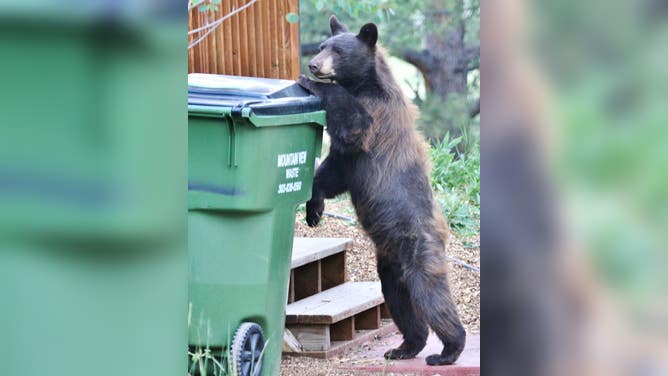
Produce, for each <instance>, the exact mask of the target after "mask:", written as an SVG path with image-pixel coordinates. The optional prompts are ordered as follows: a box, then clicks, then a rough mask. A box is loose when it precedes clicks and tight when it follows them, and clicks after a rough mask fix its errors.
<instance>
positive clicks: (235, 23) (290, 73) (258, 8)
mask: <svg viewBox="0 0 668 376" xmlns="http://www.w3.org/2000/svg"><path fill="white" fill-rule="evenodd" d="M252 1H253V0H222V1H221V2H220V4H218V9H217V10H208V11H200V10H199V9H198V8H197V7H195V8H194V9H192V10H190V11H189V12H188V30H196V29H198V28H201V27H203V26H206V25H207V24H210V23H212V22H215V21H216V20H220V19H221V18H222V17H224V16H225V15H229V14H230V13H232V12H233V9H239V8H241V7H243V6H244V5H246V4H248V3H251V2H252ZM298 12H299V0H256V1H255V2H254V3H253V4H252V5H250V6H248V7H247V8H245V9H243V10H241V11H239V12H238V13H236V14H234V15H232V16H231V17H229V18H227V19H225V20H224V21H222V22H221V23H220V25H219V26H218V27H217V28H216V29H215V30H213V31H212V32H211V33H210V34H209V35H208V36H206V37H205V38H203V39H202V40H201V41H200V42H199V43H198V44H196V45H195V46H193V47H192V48H189V49H188V73H193V72H197V73H216V74H229V75H237V76H252V77H269V78H283V79H293V80H294V79H297V78H298V77H299V26H298V23H292V24H290V23H288V22H287V20H286V18H285V16H286V15H287V14H288V13H297V14H298ZM208 30H209V29H204V30H202V31H200V32H197V33H194V34H192V35H189V36H188V44H189V45H190V44H193V42H195V41H197V40H198V39H200V38H202V36H203V35H204V33H206V32H207V31H208Z"/></svg>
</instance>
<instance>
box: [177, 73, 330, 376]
mask: <svg viewBox="0 0 668 376" xmlns="http://www.w3.org/2000/svg"><path fill="white" fill-rule="evenodd" d="M188 117H189V119H188V253H189V258H190V269H189V299H190V308H189V317H190V320H189V335H190V345H191V346H202V347H204V346H207V345H208V346H210V347H213V348H219V349H221V350H222V354H224V355H225V357H226V358H227V361H228V362H230V363H229V364H231V365H233V367H231V368H233V369H235V370H236V371H237V374H240V375H245V374H250V370H249V368H250V367H251V366H250V364H251V363H253V362H254V359H256V358H257V357H258V356H260V355H261V356H262V358H261V362H260V363H258V364H260V366H259V367H261V368H262V374H264V375H278V373H279V365H280V355H281V348H282V342H283V327H284V323H285V304H286V301H287V289H288V281H289V274H290V258H291V252H292V239H293V234H294V221H295V212H296V207H297V205H298V204H300V203H303V202H305V201H307V200H308V199H309V198H310V197H311V187H312V183H313V174H314V164H315V158H316V156H318V155H319V153H320V149H321V145H322V130H323V126H324V124H325V112H324V111H323V110H322V105H321V102H320V100H319V98H317V97H314V96H312V95H310V94H309V93H308V92H306V91H305V90H303V89H302V88H301V87H299V86H298V85H296V84H295V83H294V82H293V81H286V80H273V79H261V78H248V77H233V76H220V75H203V74H191V75H189V77H188ZM265 345H266V346H265ZM244 348H245V350H246V351H247V352H246V353H245V354H244V350H243V349H244ZM249 350H250V351H249ZM249 354H252V355H249ZM249 359H250V360H249ZM253 368H255V366H253ZM255 369H256V370H257V368H255Z"/></svg>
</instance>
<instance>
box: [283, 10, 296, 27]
mask: <svg viewBox="0 0 668 376" xmlns="http://www.w3.org/2000/svg"><path fill="white" fill-rule="evenodd" d="M285 20H286V21H288V23H291V24H293V23H295V22H299V15H298V14H297V13H292V12H291V13H288V14H286V15H285Z"/></svg>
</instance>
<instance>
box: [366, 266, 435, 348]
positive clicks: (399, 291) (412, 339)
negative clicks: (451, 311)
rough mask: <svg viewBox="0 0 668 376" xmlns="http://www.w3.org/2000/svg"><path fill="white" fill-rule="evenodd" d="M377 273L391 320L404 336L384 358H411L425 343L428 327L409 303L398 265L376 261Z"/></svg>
mask: <svg viewBox="0 0 668 376" xmlns="http://www.w3.org/2000/svg"><path fill="white" fill-rule="evenodd" d="M378 274H379V276H380V281H381V285H382V289H383V296H384V297H385V304H387V308H388V309H389V311H390V315H392V320H393V321H394V323H395V324H396V325H397V327H398V328H399V331H400V332H401V334H403V336H404V342H403V343H402V344H401V345H400V346H399V347H397V348H396V349H392V350H389V351H387V352H386V353H385V358H386V359H412V358H415V356H416V355H417V354H418V353H419V352H420V351H422V349H423V348H424V346H425V345H426V343H427V336H428V335H429V328H428V327H427V324H426V323H425V322H424V321H422V320H421V319H419V318H418V316H417V314H416V313H415V311H414V309H413V305H412V304H411V300H410V294H409V292H408V288H407V287H406V285H405V284H403V283H402V282H401V281H400V278H401V274H400V269H399V265H397V264H393V263H388V262H382V261H381V260H380V259H379V261H378Z"/></svg>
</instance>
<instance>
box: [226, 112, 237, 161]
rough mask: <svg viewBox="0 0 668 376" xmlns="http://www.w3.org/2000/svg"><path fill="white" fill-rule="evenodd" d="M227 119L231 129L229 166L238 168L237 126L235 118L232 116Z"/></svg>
mask: <svg viewBox="0 0 668 376" xmlns="http://www.w3.org/2000/svg"><path fill="white" fill-rule="evenodd" d="M227 118H228V119H227V120H228V122H227V124H228V126H229V127H230V140H229V145H228V150H229V156H228V166H229V167H237V124H236V122H235V121H234V116H232V115H230V116H227Z"/></svg>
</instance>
